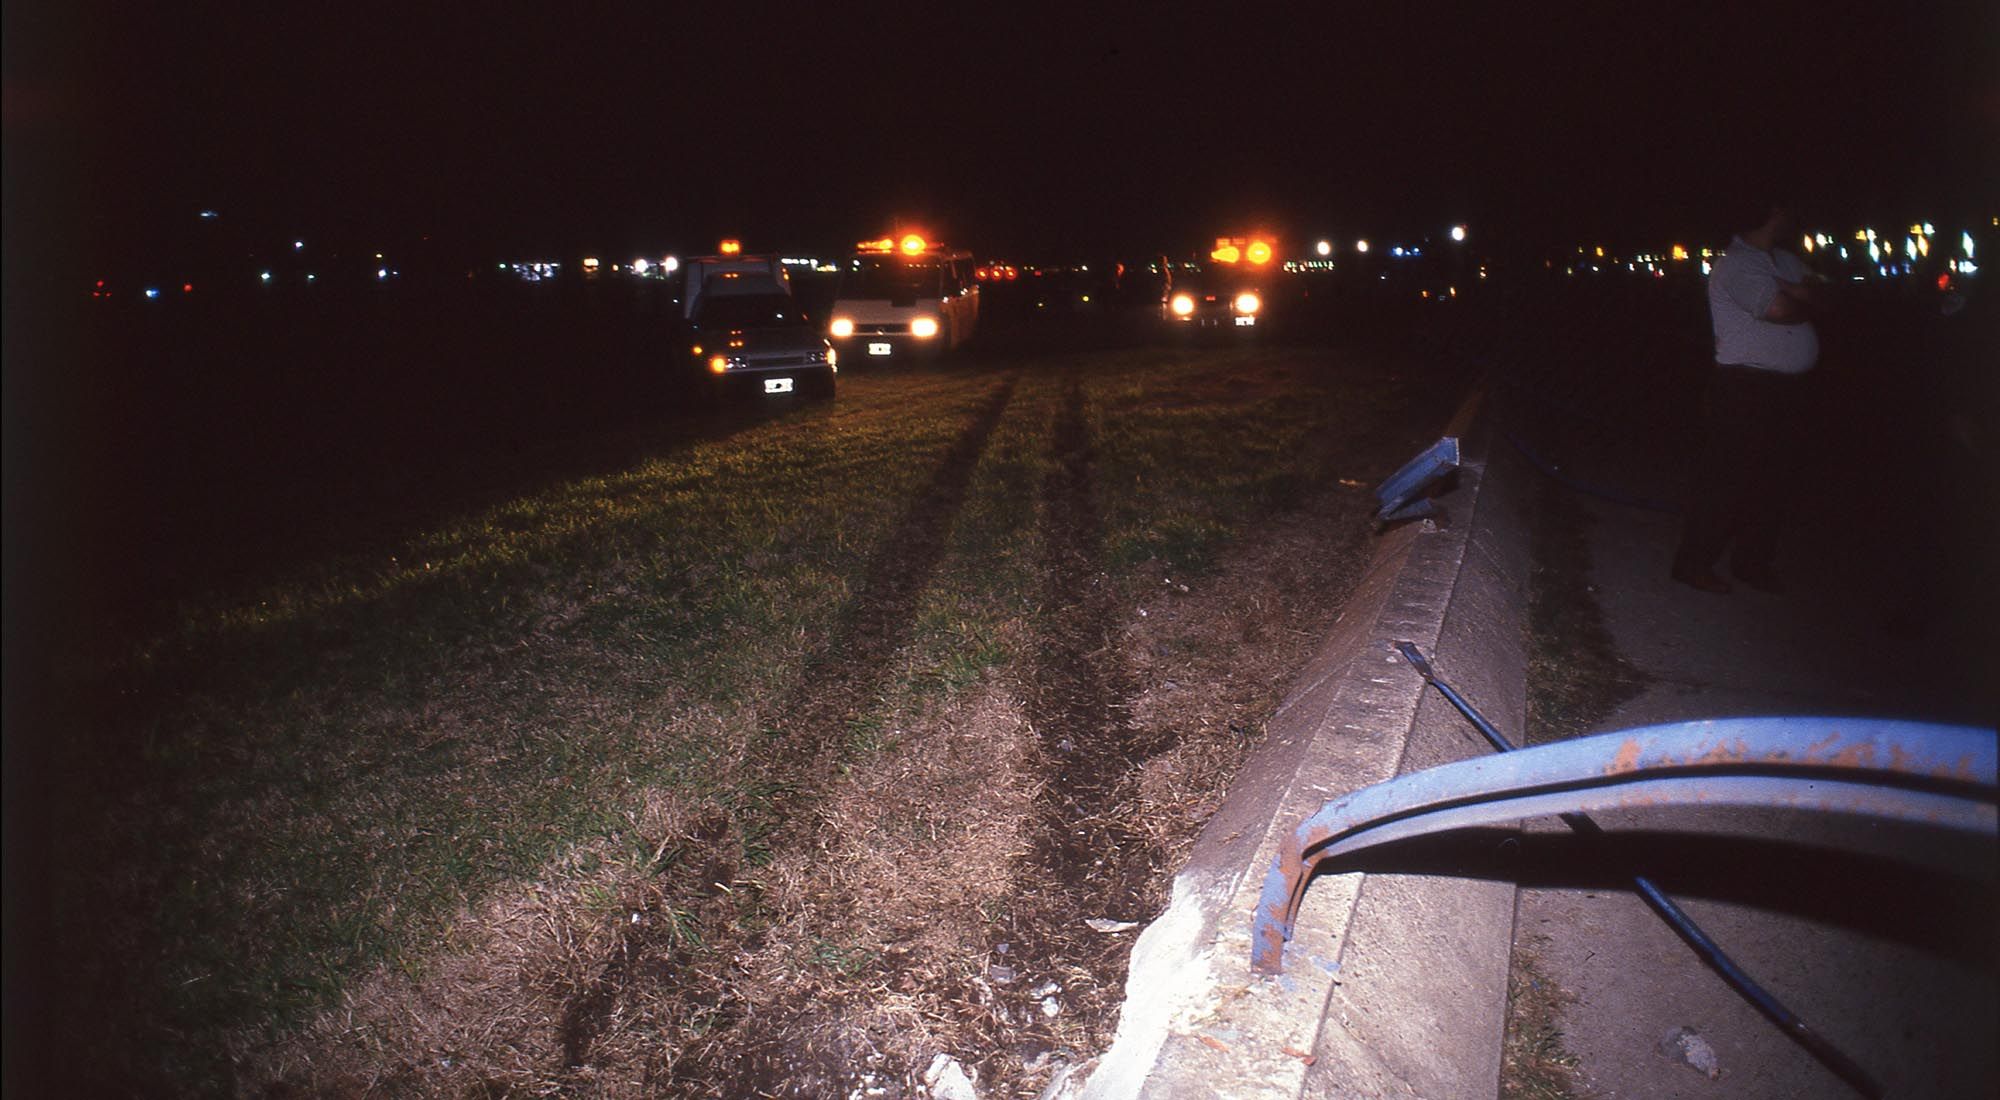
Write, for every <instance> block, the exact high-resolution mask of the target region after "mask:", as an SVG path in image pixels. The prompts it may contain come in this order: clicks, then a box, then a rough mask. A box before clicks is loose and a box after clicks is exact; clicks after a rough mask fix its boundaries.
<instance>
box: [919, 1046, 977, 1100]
mask: <svg viewBox="0 0 2000 1100" xmlns="http://www.w3.org/2000/svg"><path fill="white" fill-rule="evenodd" d="M974 1072H975V1073H976V1072H977V1071H976V1070H975V1071H974ZM924 1088H926V1089H928V1090H929V1091H930V1097H931V1100H979V1090H978V1089H977V1088H974V1087H973V1083H972V1078H971V1077H970V1076H968V1075H967V1074H966V1071H965V1067H964V1066H962V1065H960V1064H959V1062H958V1059H956V1058H953V1057H952V1056H951V1055H949V1054H940V1055H938V1056H937V1057H935V1058H933V1059H931V1066H930V1068H929V1069H927V1070H925V1071H924Z"/></svg>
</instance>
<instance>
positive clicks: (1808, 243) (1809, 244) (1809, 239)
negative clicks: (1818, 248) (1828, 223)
mask: <svg viewBox="0 0 2000 1100" xmlns="http://www.w3.org/2000/svg"><path fill="white" fill-rule="evenodd" d="M1801 240H1803V241H1804V242H1805V246H1806V251H1807V252H1811V251H1812V250H1813V244H1814V243H1815V242H1814V241H1813V236H1812V234H1810V233H1808V234H1806V235H1805V236H1804V237H1803V238H1801Z"/></svg>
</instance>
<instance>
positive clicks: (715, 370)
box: [708, 355, 729, 374]
mask: <svg viewBox="0 0 2000 1100" xmlns="http://www.w3.org/2000/svg"><path fill="white" fill-rule="evenodd" d="M728 369H729V360H727V359H724V358H723V357H722V356H720V355H718V356H716V357H714V358H713V359H710V360H709V361H708V370H709V373H710V374H721V373H723V372H724V371H727V370H728Z"/></svg>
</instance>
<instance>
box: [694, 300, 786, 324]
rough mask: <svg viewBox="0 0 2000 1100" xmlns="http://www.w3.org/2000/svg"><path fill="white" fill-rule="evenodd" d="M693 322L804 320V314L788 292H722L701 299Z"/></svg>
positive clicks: (747, 322)
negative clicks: (721, 293)
mask: <svg viewBox="0 0 2000 1100" xmlns="http://www.w3.org/2000/svg"><path fill="white" fill-rule="evenodd" d="M694 319H695V323H697V324H702V325H718V326H722V327H726V328H750V327H752V326H761V325H797V324H803V323H805V319H806V317H805V314H804V312H802V311H801V310H800V309H799V304H798V302H796V301H794V300H793V299H792V297H791V295H789V294H723V295H710V296H706V297H704V298H703V299H702V301H701V304H700V306H699V307H698V308H697V309H696V311H695V318H694Z"/></svg>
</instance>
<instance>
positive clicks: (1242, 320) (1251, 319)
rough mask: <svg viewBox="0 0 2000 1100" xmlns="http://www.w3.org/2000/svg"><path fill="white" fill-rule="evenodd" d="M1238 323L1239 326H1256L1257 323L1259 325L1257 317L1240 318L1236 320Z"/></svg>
mask: <svg viewBox="0 0 2000 1100" xmlns="http://www.w3.org/2000/svg"><path fill="white" fill-rule="evenodd" d="M1236 323H1237V324H1239V325H1254V324H1256V323H1257V318H1255V317H1238V318H1237V319H1236Z"/></svg>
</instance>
